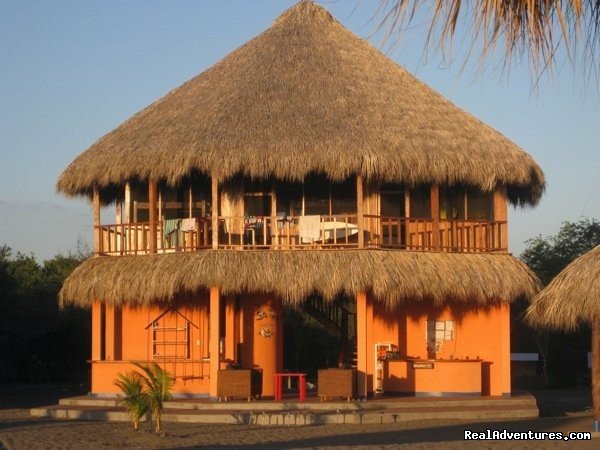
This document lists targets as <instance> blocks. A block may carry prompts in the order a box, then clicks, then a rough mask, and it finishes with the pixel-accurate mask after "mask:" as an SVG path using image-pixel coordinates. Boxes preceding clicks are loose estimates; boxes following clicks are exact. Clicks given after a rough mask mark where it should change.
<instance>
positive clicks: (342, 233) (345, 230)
mask: <svg viewBox="0 0 600 450" xmlns="http://www.w3.org/2000/svg"><path fill="white" fill-rule="evenodd" d="M355 234H358V225H355V224H353V223H346V222H337V221H332V220H330V221H326V222H321V239H320V240H321V241H332V240H334V239H335V240H336V241H345V240H346V238H349V237H350V236H354V235H355Z"/></svg>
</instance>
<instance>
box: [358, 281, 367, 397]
mask: <svg viewBox="0 0 600 450" xmlns="http://www.w3.org/2000/svg"><path fill="white" fill-rule="evenodd" d="M368 354H369V351H368V348H367V294H366V293H365V292H359V293H358V294H357V295H356V359H357V361H356V364H357V370H358V374H357V375H358V377H357V395H358V396H359V397H363V398H366V397H367V392H368V389H367V381H368V376H367V375H368V374H367V359H368Z"/></svg>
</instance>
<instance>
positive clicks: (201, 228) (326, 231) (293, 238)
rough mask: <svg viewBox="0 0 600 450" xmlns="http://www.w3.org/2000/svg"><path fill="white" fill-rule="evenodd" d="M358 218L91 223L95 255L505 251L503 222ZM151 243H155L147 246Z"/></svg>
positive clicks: (504, 224)
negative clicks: (207, 251)
mask: <svg viewBox="0 0 600 450" xmlns="http://www.w3.org/2000/svg"><path fill="white" fill-rule="evenodd" d="M361 222H362V223H361V224H359V221H358V216H356V215H331V216H324V215H320V216H319V215H313V216H277V217H272V216H269V217H258V216H254V217H252V216H251V217H239V216H235V217H233V216H221V217H218V220H217V222H216V223H217V224H218V227H217V228H218V229H217V231H216V232H214V230H213V226H212V221H211V219H210V218H197V219H196V218H191V219H173V220H165V221H158V222H156V226H155V227H152V226H151V224H150V223H149V222H143V223H123V224H115V225H100V226H96V227H95V233H96V241H97V243H98V245H97V248H96V251H95V254H96V255H113V256H115V255H144V254H148V253H154V252H156V253H173V252H185V251H188V252H189V251H196V250H202V249H226V250H303V249H320V250H327V249H345V248H347V249H352V248H379V249H394V250H408V251H442V252H467V253H477V252H506V251H507V248H506V241H507V223H506V221H487V220H439V221H435V220H433V219H415V218H406V217H385V216H378V215H364V216H363V217H362V221H361ZM359 225H360V226H359ZM153 228H155V229H153ZM359 230H362V236H363V239H362V240H361V239H359V233H360V231H359ZM153 241H154V244H155V245H151V244H152V243H153Z"/></svg>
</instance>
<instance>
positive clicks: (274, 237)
mask: <svg viewBox="0 0 600 450" xmlns="http://www.w3.org/2000/svg"><path fill="white" fill-rule="evenodd" d="M276 191H277V189H276V186H275V182H274V181H273V183H272V184H271V229H270V230H269V231H270V232H271V247H270V248H278V244H279V242H278V241H279V236H278V233H279V230H278V226H277V225H278V224H277V194H276ZM282 223H283V222H282ZM265 244H266V242H265Z"/></svg>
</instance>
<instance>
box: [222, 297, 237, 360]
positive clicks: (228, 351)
mask: <svg viewBox="0 0 600 450" xmlns="http://www.w3.org/2000/svg"><path fill="white" fill-rule="evenodd" d="M235 315H236V310H235V296H234V295H228V296H227V297H226V298H225V359H228V360H231V361H237V359H236V356H237V355H236V351H235V350H236V344H237V342H238V339H237V330H236V327H235Z"/></svg>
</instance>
